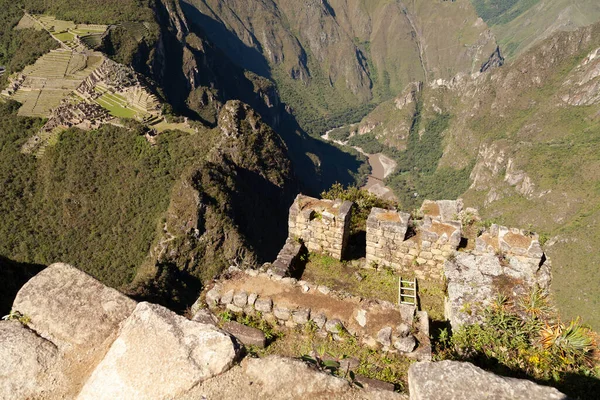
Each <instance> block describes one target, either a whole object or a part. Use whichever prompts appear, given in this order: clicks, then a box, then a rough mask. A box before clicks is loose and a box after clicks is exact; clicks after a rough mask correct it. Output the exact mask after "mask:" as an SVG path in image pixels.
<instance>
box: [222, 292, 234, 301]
mask: <svg viewBox="0 0 600 400" xmlns="http://www.w3.org/2000/svg"><path fill="white" fill-rule="evenodd" d="M234 293H235V292H234V291H233V289H231V290H228V291H227V292H225V293H224V294H223V295H222V296H221V304H229V303H231V302H232V301H233V294H234Z"/></svg>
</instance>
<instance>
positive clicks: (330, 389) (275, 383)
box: [246, 356, 348, 399]
mask: <svg viewBox="0 0 600 400" xmlns="http://www.w3.org/2000/svg"><path fill="white" fill-rule="evenodd" d="M246 374H247V375H248V376H249V377H250V378H251V379H252V380H253V381H256V382H257V383H258V384H260V385H261V386H262V390H263V391H264V392H266V393H276V392H277V391H278V390H280V389H281V388H286V391H287V393H286V396H287V398H289V399H296V398H299V397H304V396H315V395H317V396H319V395H321V396H322V395H324V394H328V395H331V396H335V393H341V392H344V391H347V390H348V381H346V380H344V379H340V378H337V377H334V376H331V375H326V374H320V373H318V372H316V371H315V370H313V369H311V368H309V366H308V365H307V364H305V363H303V362H302V361H296V360H291V359H289V358H283V357H275V356H271V357H267V358H263V359H251V360H248V363H247V365H246ZM297 382H310V385H297V384H296V383H297ZM281 398H283V397H281Z"/></svg>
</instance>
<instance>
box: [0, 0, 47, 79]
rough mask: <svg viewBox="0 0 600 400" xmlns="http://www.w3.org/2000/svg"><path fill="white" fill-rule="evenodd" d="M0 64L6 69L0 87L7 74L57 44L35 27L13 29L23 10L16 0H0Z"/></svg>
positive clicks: (20, 67)
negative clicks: (0, 11)
mask: <svg viewBox="0 0 600 400" xmlns="http://www.w3.org/2000/svg"><path fill="white" fill-rule="evenodd" d="M0 9H1V10H2V13H0V65H2V66H4V67H6V69H7V71H6V73H5V74H4V76H2V77H1V78H0V87H3V86H4V85H5V82H6V79H7V78H8V75H10V74H11V73H14V72H19V71H21V70H22V69H23V68H25V66H27V65H29V64H33V62H34V61H35V60H37V59H38V58H39V57H40V56H41V55H43V54H45V53H47V52H48V51H49V50H51V49H55V48H57V47H58V46H59V45H58V43H56V41H55V40H54V39H52V37H51V36H50V35H48V33H46V32H43V31H38V30H35V29H31V28H30V29H19V30H15V29H14V27H15V26H17V24H18V23H19V20H20V19H21V18H22V17H23V11H22V10H21V9H20V8H19V2H18V1H10V0H0Z"/></svg>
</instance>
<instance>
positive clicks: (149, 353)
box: [77, 303, 238, 400]
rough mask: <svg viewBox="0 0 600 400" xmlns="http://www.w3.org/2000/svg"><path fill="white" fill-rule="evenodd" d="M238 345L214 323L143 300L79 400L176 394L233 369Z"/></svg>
mask: <svg viewBox="0 0 600 400" xmlns="http://www.w3.org/2000/svg"><path fill="white" fill-rule="evenodd" d="M237 349H238V347H237V344H236V343H235V341H234V340H233V339H232V338H231V337H230V336H229V335H227V334H226V333H224V332H223V331H221V330H219V329H217V328H216V327H214V326H212V325H206V324H200V323H196V322H193V321H189V320H187V319H186V318H184V317H181V316H178V315H176V314H175V313H173V312H172V311H169V310H167V309H165V308H164V307H161V306H158V305H154V304H150V303H139V304H138V306H137V307H136V309H135V311H134V312H133V314H131V316H130V317H129V318H128V319H127V320H126V321H125V323H124V325H123V327H122V329H121V330H120V333H119V337H118V338H117V339H116V340H115V342H114V343H113V344H112V346H111V348H110V350H109V351H108V353H107V354H106V356H105V357H104V359H103V360H102V362H101V363H100V364H99V365H98V366H97V367H96V369H95V370H94V372H93V373H92V375H91V377H90V379H89V380H88V381H87V382H86V384H85V386H84V387H83V389H82V391H81V393H80V394H79V396H78V397H77V399H78V400H85V399H94V400H96V399H107V400H108V399H171V398H176V397H177V396H180V395H181V394H183V393H185V392H186V391H188V390H189V389H191V388H192V387H193V386H195V385H196V384H198V383H199V382H202V381H203V380H205V379H208V378H210V377H213V376H215V375H218V374H221V373H223V372H225V371H226V370H227V369H229V368H230V367H231V365H232V364H233V361H234V359H235V357H236V355H237ZM175 371H176V372H175Z"/></svg>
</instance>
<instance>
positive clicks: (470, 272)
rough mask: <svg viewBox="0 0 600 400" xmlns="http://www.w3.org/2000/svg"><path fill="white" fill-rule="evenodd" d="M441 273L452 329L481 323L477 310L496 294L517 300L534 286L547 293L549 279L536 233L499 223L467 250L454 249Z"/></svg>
mask: <svg viewBox="0 0 600 400" xmlns="http://www.w3.org/2000/svg"><path fill="white" fill-rule="evenodd" d="M444 274H445V277H446V280H447V284H448V295H447V299H446V318H448V320H449V321H450V323H451V325H452V327H453V328H457V327H458V326H460V325H463V324H473V323H477V322H481V320H482V313H481V311H482V310H484V309H485V308H486V307H487V306H489V305H490V304H491V303H492V301H493V300H494V299H495V298H496V296H497V295H498V294H502V295H504V296H506V297H507V298H509V299H519V298H523V296H526V295H527V294H528V293H529V292H530V291H531V290H532V289H534V288H539V289H541V290H543V291H545V292H547V291H548V290H549V289H550V282H551V279H552V275H551V264H550V262H549V260H547V259H546V256H545V254H544V252H543V250H542V247H541V245H540V242H539V237H538V235H536V234H534V233H531V232H527V231H524V230H521V229H516V228H512V229H509V228H507V227H504V226H499V225H492V226H491V227H490V228H489V229H487V230H485V231H484V232H483V233H482V234H481V235H480V236H478V237H477V239H476V243H475V249H474V250H472V251H471V252H469V253H465V252H457V253H456V255H455V257H454V258H453V259H451V260H449V261H448V262H447V263H446V264H445V266H444Z"/></svg>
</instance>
